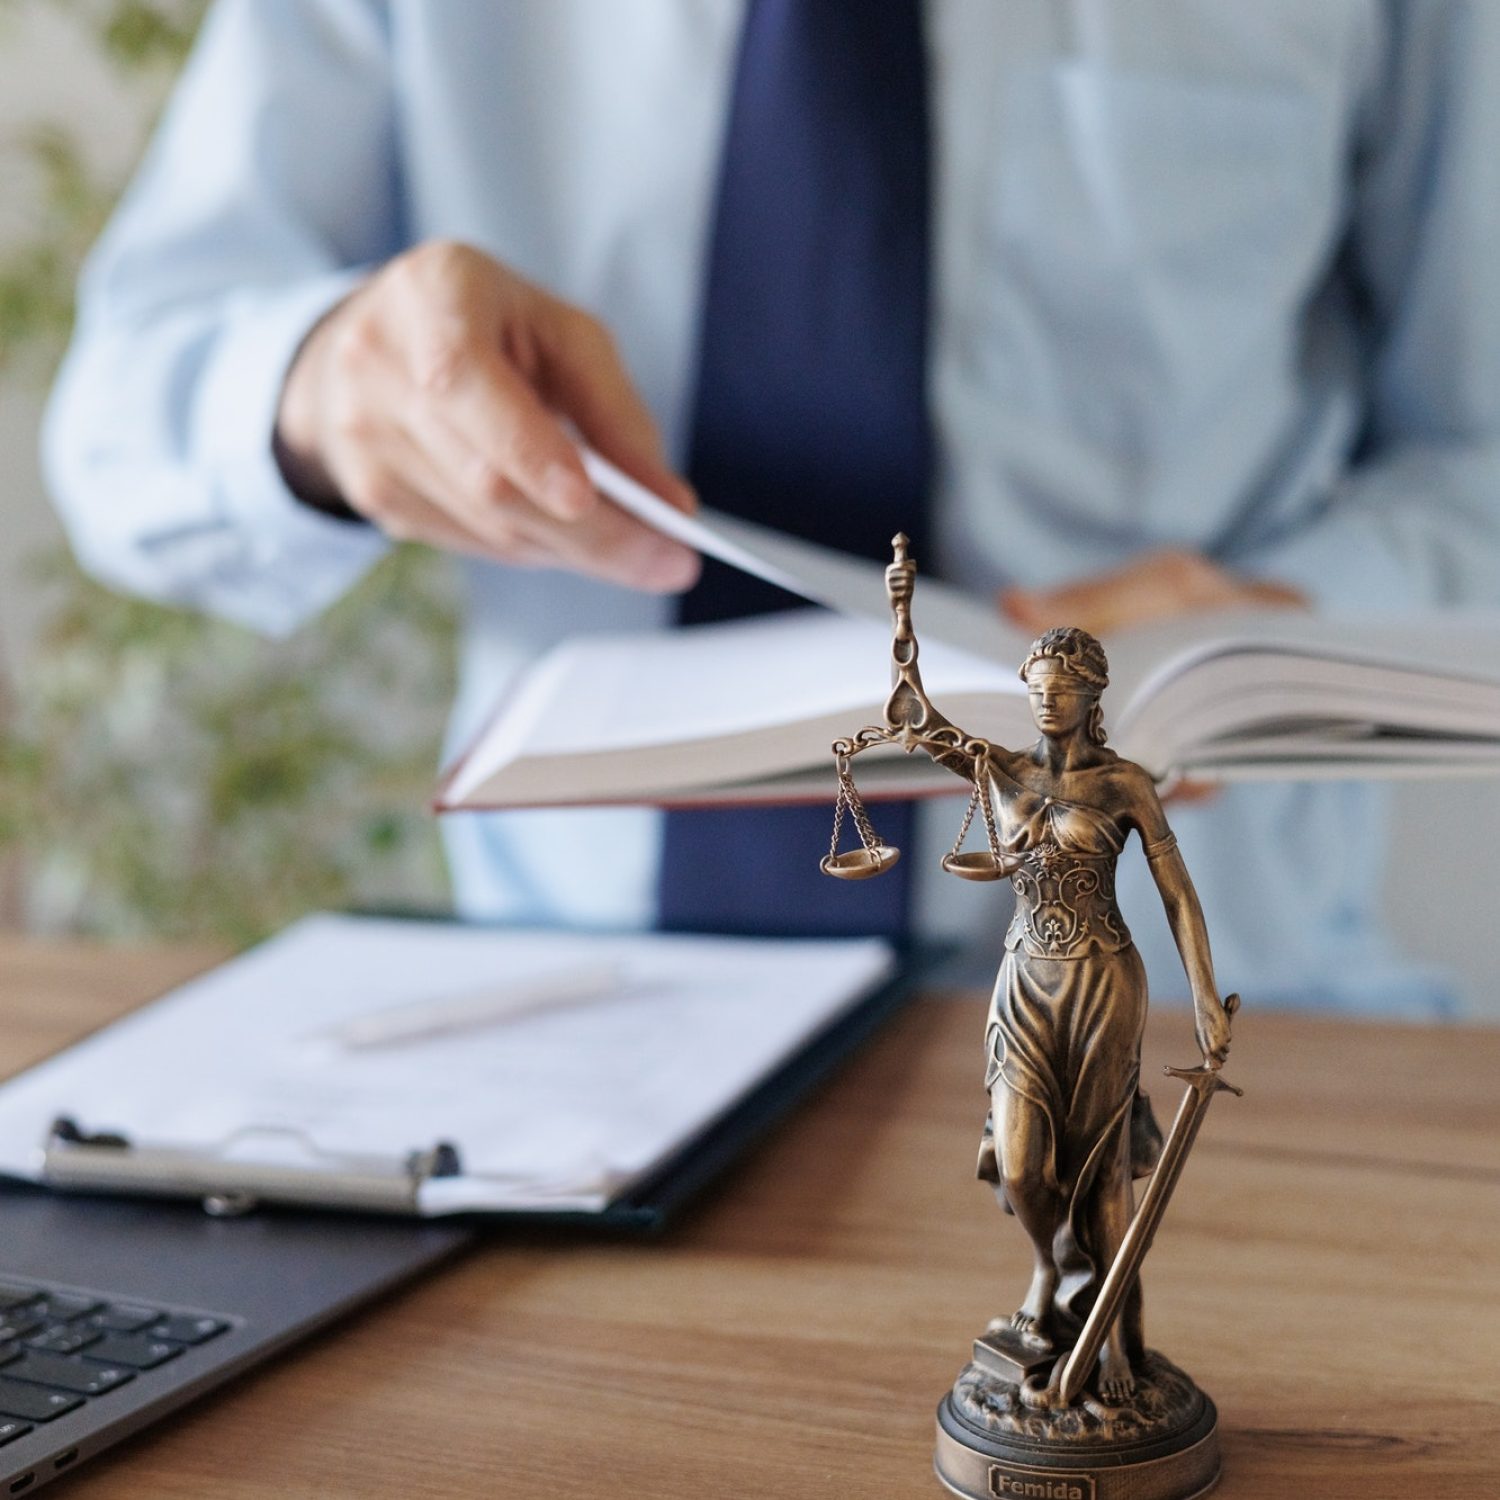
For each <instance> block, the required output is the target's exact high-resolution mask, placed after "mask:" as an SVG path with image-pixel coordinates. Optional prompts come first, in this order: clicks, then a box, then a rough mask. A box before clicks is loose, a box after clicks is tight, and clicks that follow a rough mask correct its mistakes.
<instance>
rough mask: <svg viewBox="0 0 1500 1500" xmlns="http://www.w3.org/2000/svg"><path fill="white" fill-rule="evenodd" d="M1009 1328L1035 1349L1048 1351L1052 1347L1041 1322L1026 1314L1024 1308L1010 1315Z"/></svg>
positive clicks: (1049, 1336)
mask: <svg viewBox="0 0 1500 1500" xmlns="http://www.w3.org/2000/svg"><path fill="white" fill-rule="evenodd" d="M1010 1326H1011V1327H1012V1328H1014V1329H1015V1330H1016V1332H1017V1333H1019V1334H1020V1335H1021V1337H1022V1338H1023V1339H1025V1341H1026V1342H1027V1343H1028V1344H1031V1345H1033V1346H1034V1347H1035V1348H1037V1349H1050V1348H1051V1347H1052V1337H1051V1335H1050V1334H1049V1333H1048V1332H1047V1329H1046V1326H1045V1325H1044V1324H1043V1322H1042V1320H1041V1319H1040V1318H1039V1317H1036V1316H1035V1315H1034V1314H1032V1313H1029V1312H1027V1310H1026V1309H1025V1308H1024V1307H1023V1308H1021V1309H1020V1310H1019V1311H1018V1312H1013V1313H1012V1314H1011V1315H1010Z"/></svg>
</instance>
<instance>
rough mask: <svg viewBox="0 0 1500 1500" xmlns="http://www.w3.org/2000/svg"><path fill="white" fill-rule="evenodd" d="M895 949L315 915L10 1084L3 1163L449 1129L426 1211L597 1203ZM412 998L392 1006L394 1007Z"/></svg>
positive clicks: (717, 1107)
mask: <svg viewBox="0 0 1500 1500" xmlns="http://www.w3.org/2000/svg"><path fill="white" fill-rule="evenodd" d="M580 967H583V968H586V969H587V970H588V972H590V973H595V974H596V973H598V972H600V970H601V967H602V968H604V969H606V970H608V971H609V972H611V973H614V974H617V975H618V983H617V984H614V985H611V986H610V987H608V988H607V989H606V990H605V991H604V992H602V993H600V994H598V995H597V996H595V997H593V998H592V999H591V998H589V997H587V996H585V997H584V998H583V999H581V1000H578V1001H576V1002H575V1003H570V1004H555V1005H551V1006H543V1007H541V1008H538V1009H534V1010H531V1011H529V1012H526V1013H522V1014H515V1015H512V1016H511V1017H510V1018H509V1019H504V1020H501V1021H497V1022H492V1023H489V1024H478V1025H473V1026H470V1027H469V1028H468V1029H463V1030H456V1031H452V1032H449V1033H446V1034H435V1035H429V1036H426V1037H414V1038H409V1039H407V1040H405V1041H399V1042H396V1043H394V1044H391V1045H386V1046H364V1047H355V1046H350V1045H349V1044H348V1042H347V1039H346V1037H345V1033H347V1031H348V1028H349V1027H350V1026H351V1024H352V1023H353V1021H354V1020H356V1019H357V1018H361V1017H368V1016H369V1015H371V1014H372V1013H379V1012H388V1011H390V1010H391V1008H392V1007H409V1006H410V1005H411V1004H412V1003H413V1002H425V1001H433V1002H441V1003H444V1004H446V1005H450V1006H451V1004H452V1003H453V1002H454V1001H455V1000H457V1001H458V1002H460V1003H471V1002H473V1001H474V1000H476V999H478V1000H483V998H484V997H485V996H486V995H487V994H491V993H497V994H504V993H505V992H507V991H509V992H512V993H517V992H520V991H524V989H525V987H527V986H528V985H529V986H531V988H532V989H533V990H536V988H537V984H538V981H542V980H551V979H556V978H557V977H558V976H564V977H565V976H566V975H568V974H569V973H574V972H577V971H579V970H580ZM892 967H893V959H892V954H891V950H890V947H889V945H888V944H886V943H884V942H882V941H879V940H875V939H868V940H867V939H857V940H846V941H829V942H822V941H790V940H789V941H773V940H764V939H723V938H714V937H679V936H666V935H659V934H629V935H623V936H596V935H589V934H580V933H566V932H531V931H501V930H489V929H483V928H470V927H462V926H459V925H456V924H443V923H427V922H403V921H387V920H379V919H374V918H358V917H344V916H320V917H311V918H308V919H306V920H305V921H303V922H300V923H298V924H297V925H296V926H295V927H292V928H290V929H289V930H288V931H287V932H285V933H283V934H282V935H281V936H280V937H278V938H275V939H273V940H272V941H271V942H269V943H266V944H264V945H263V946H261V947H260V948H257V949H255V950H253V951H252V952H250V953H248V954H245V955H244V956H242V957H241V958H239V959H236V960H234V961H233V962H231V963H229V964H226V965H224V966H223V967H221V968H219V969H216V970H214V971H213V972H211V973H209V974H207V975H205V976H203V977H202V978H201V979H198V980H195V981H193V982H191V983H189V984H187V985H185V986H183V987H182V988H181V989H179V990H177V991H175V992H173V993H172V994H171V995H169V996H167V997H166V998H164V999H163V1000H161V1001H159V1002H157V1003H156V1004H154V1005H151V1006H148V1007H146V1008H145V1009H143V1010H141V1011H139V1012H137V1013H135V1014H134V1015H132V1016H129V1017H127V1018H126V1019H125V1020H123V1021H121V1022H119V1023H117V1024H116V1025H114V1026H112V1027H109V1028H107V1029H106V1030H104V1031H102V1032H100V1033H98V1034H96V1035H95V1036H93V1037H91V1038H89V1039H88V1040H86V1041H84V1042H82V1043H80V1044H79V1045H78V1046H76V1047H74V1048H72V1049H70V1050H69V1051H67V1052H64V1053H62V1054H60V1055H58V1056H57V1057H55V1058H52V1059H50V1060H48V1061H46V1062H44V1063H42V1064H40V1065H39V1066H38V1067H36V1068H33V1069H31V1070H30V1071H29V1072H27V1073H24V1074H22V1075H21V1076H20V1077H18V1078H15V1079H12V1080H11V1081H9V1082H8V1083H6V1084H5V1085H3V1087H0V1170H3V1171H5V1172H7V1173H10V1174H12V1175H16V1176H21V1177H29V1178H35V1177H36V1176H37V1175H38V1171H39V1165H40V1163H39V1149H40V1147H41V1144H42V1142H43V1140H44V1137H45V1135H46V1133H47V1131H48V1128H49V1126H50V1124H51V1122H52V1120H53V1119H54V1118H55V1117H57V1116H59V1115H67V1116H70V1117H71V1118H73V1119H75V1120H76V1121H77V1122H78V1123H79V1125H80V1126H82V1127H83V1128H84V1129H85V1130H86V1131H89V1132H92V1131H98V1130H110V1131H118V1132H120V1133H122V1134H124V1135H125V1136H126V1137H128V1138H129V1140H130V1141H131V1142H132V1144H135V1145H140V1146H143V1147H173V1148H188V1149H191V1150H194V1151H197V1152H201V1153H203V1154H205V1155H209V1156H213V1155H216V1154H217V1155H221V1156H232V1157H233V1159H235V1160H240V1161H245V1160H249V1161H261V1160H270V1161H276V1162H282V1163H286V1162H287V1161H288V1160H289V1159H291V1160H292V1161H293V1162H294V1164H300V1163H301V1162H302V1161H303V1160H304V1159H305V1158H307V1159H312V1160H315V1161H316V1160H319V1159H322V1157H323V1154H325V1153H327V1154H332V1155H333V1156H335V1157H339V1156H352V1157H369V1156H372V1155H373V1156H377V1157H381V1158H386V1159H388V1160H390V1161H392V1162H396V1163H399V1162H400V1161H402V1160H403V1159H404V1158H405V1157H406V1156H407V1154H408V1153H410V1152H413V1151H425V1150H428V1149H430V1148H431V1147H433V1146H434V1145H436V1144H437V1143H438V1142H441V1141H447V1142H452V1143H453V1144H454V1145H456V1146H457V1147H458V1150H459V1154H460V1157H461V1161H462V1167H463V1171H462V1174H461V1176H459V1177H454V1178H447V1179H438V1180H434V1181H432V1182H430V1183H429V1184H428V1186H427V1188H425V1189H424V1190H423V1196H422V1202H423V1206H424V1210H425V1211H429V1212H452V1211H458V1210H461V1209H464V1208H497V1209H498V1208H563V1207H572V1208H584V1209H599V1208H602V1207H604V1206H605V1205H606V1204H607V1203H608V1201H609V1200H610V1199H611V1198H613V1197H615V1196H617V1195H618V1193H619V1192H620V1191H621V1190H622V1189H623V1188H625V1187H627V1186H628V1185H629V1184H630V1183H631V1182H633V1181H635V1180H636V1179H637V1178H639V1177H640V1176H641V1175H642V1174H644V1173H645V1172H648V1171H649V1170H650V1169H651V1168H652V1167H653V1166H655V1165H656V1164H658V1163H659V1162H661V1161H663V1160H664V1159H665V1158H666V1157H667V1156H668V1155H670V1154H671V1152H672V1151H673V1150H674V1149H675V1148H676V1147H677V1146H679V1145H680V1144H682V1143H683V1142H684V1141H685V1140H687V1139H688V1138H690V1137H691V1136H692V1135H694V1134H695V1133H696V1132H697V1131H698V1130H699V1129H700V1128H702V1127H703V1126H704V1125H705V1124H707V1123H708V1122H710V1121H712V1120H713V1119H714V1118H716V1117H717V1116H718V1115H719V1114H721V1113H722V1112H723V1111H724V1110H725V1109H727V1108H728V1107H729V1106H730V1105H732V1104H733V1103H734V1102H736V1101H737V1100H738V1099H740V1098H741V1097H743V1095H744V1094H745V1093H746V1092H748V1091H749V1090H750V1089H751V1088H753V1087H754V1085H755V1084H756V1083H758V1082H759V1081H760V1080H761V1079H762V1078H764V1077H765V1076H766V1075H767V1074H768V1073H769V1072H770V1071H772V1070H773V1069H774V1068H775V1067H776V1066H777V1065H778V1064H779V1063H780V1062H782V1061H783V1060H784V1059H786V1058H787V1057H788V1056H789V1055H790V1054H791V1053H792V1052H794V1051H795V1050H796V1049H797V1048H798V1047H799V1046H801V1045H802V1043H804V1042H805V1041H807V1040H808V1039H809V1038H810V1037H811V1036H813V1035H814V1034H815V1033H816V1032H817V1031H819V1030H820V1029H821V1028H822V1027H823V1026H825V1025H826V1024H828V1022H829V1021H830V1020H832V1019H833V1018H834V1017H836V1016H837V1015H839V1014H840V1013H841V1012H843V1011H844V1010H845V1009H847V1008H848V1007H849V1006H850V1005H851V1004H852V1003H853V1002H855V1001H856V1000H858V999H859V998H861V997H862V996H863V995H864V994H865V993H867V992H868V991H869V989H870V988H871V987H872V986H873V985H874V984H875V983H877V982H878V981H880V980H881V979H883V978H884V977H885V976H887V975H888V974H889V973H890V972H891V970H892ZM403 1013H404V1012H403Z"/></svg>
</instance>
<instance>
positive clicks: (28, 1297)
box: [0, 1281, 42, 1312]
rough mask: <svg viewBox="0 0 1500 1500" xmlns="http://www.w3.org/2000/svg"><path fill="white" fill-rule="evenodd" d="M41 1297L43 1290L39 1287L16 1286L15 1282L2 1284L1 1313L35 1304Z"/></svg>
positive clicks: (0, 1285) (0, 1287) (0, 1288)
mask: <svg viewBox="0 0 1500 1500" xmlns="http://www.w3.org/2000/svg"><path fill="white" fill-rule="evenodd" d="M41 1295H42V1289H41V1287H39V1286H16V1285H15V1284H14V1283H13V1282H9V1281H5V1282H0V1312H4V1311H5V1310H6V1309H7V1308H11V1307H20V1306H21V1305H22V1303H25V1302H35V1301H36V1299H37V1298H38V1297H40V1296H41Z"/></svg>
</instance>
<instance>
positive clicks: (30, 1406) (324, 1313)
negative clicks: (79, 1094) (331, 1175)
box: [0, 1185, 475, 1497]
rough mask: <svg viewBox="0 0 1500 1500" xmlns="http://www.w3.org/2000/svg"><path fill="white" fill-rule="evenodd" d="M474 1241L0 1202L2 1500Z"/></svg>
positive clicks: (376, 1223) (191, 1213) (179, 1210)
mask: <svg viewBox="0 0 1500 1500" xmlns="http://www.w3.org/2000/svg"><path fill="white" fill-rule="evenodd" d="M474 1233H475V1231H474V1230H472V1229H470V1228H464V1227H460V1226H455V1225H453V1224H442V1223H432V1222H427V1221H422V1220H416V1219H395V1218H375V1217H367V1216H363V1215H360V1216H355V1215H348V1214H309V1213H283V1212H277V1211H274V1210H264V1209H263V1210H260V1211H258V1212H256V1213H254V1214H250V1215H246V1216H243V1217H224V1218H215V1217H212V1216H210V1215H209V1214H207V1213H205V1212H204V1211H203V1209H202V1208H201V1207H199V1206H197V1205H196V1204H185V1203H184V1204H179V1203H167V1202H161V1201H128V1200H120V1199H105V1198H85V1197H68V1196H64V1195H59V1194H56V1193H52V1192H47V1191H43V1190H39V1189H34V1188H28V1187H25V1186H19V1185H18V1186H11V1185H6V1186H5V1187H4V1188H0V1497H4V1496H8V1495H20V1494H24V1493H26V1492H28V1491H31V1490H34V1489H39V1488H40V1487H41V1486H42V1485H44V1484H46V1483H47V1482H48V1481H49V1480H51V1479H55V1478H57V1477H58V1476H59V1475H61V1474H66V1473H69V1472H71V1471H72V1470H73V1469H75V1468H77V1467H78V1466H79V1465H80V1464H83V1463H85V1462H87V1461H88V1460H89V1459H91V1458H93V1457H94V1456H95V1455H97V1454H99V1453H102V1452H103V1451H104V1450H105V1449H106V1448H108V1447H110V1445H111V1444H113V1443H117V1442H119V1441H120V1439H121V1438H125V1437H129V1436H130V1435H131V1434H132V1433H134V1432H136V1431H138V1430H139V1429H141V1428H143V1427H145V1426H147V1425H149V1424H150V1423H153V1422H157V1421H160V1420H161V1418H162V1417H163V1416H165V1415H166V1414H167V1413H169V1412H171V1411H174V1410H176V1409H177V1408H178V1407H181V1406H184V1405H186V1404H187V1403H188V1402H190V1401H192V1400H194V1399H195V1398H197V1397H198V1396H201V1395H203V1394H204V1393H205V1392H207V1391H210V1390H213V1389H214V1388H215V1387H216V1386H220V1385H222V1384H224V1382H225V1381H227V1380H230V1379H231V1378H232V1377H234V1376H235V1375H238V1374H239V1373H240V1372H241V1371H243V1370H247V1369H250V1368H251V1367H252V1366H254V1365H258V1364H261V1363H263V1362H264V1361H266V1360H268V1359H270V1358H271V1357H272V1356H273V1355H275V1354H277V1353H279V1352H280V1351H281V1350H283V1349H285V1348H287V1347H288V1346H289V1345H291V1344H293V1343H295V1342H296V1341H297V1340H299V1339H302V1338H305V1337H307V1336H308V1335H309V1334H312V1333H313V1332H315V1331H316V1330H318V1329H320V1328H323V1327H325V1326H326V1325H327V1324H329V1323H332V1322H333V1321H334V1320H335V1319H337V1318H340V1317H343V1316H344V1315H345V1314H347V1313H350V1312H352V1311H354V1310H355V1309H356V1308H359V1307H362V1306H363V1305H365V1304H366V1303H368V1302H371V1301H373V1300H374V1299H375V1298H377V1297H379V1296H380V1295H381V1294H382V1293H383V1292H386V1291H388V1290H390V1289H391V1288H393V1287H396V1286H399V1285H400V1284H401V1283H402V1282H405V1281H407V1280H409V1279H410V1278H412V1277H414V1276H416V1275H418V1274H419V1273H421V1272H423V1271H426V1270H428V1269H429V1268H431V1267H433V1266H436V1265H437V1264H439V1263H440V1262H442V1261H444V1260H447V1259H448V1258H449V1257H451V1256H453V1255H455V1254H457V1253H458V1252H460V1251H461V1250H462V1249H463V1248H464V1247H465V1246H466V1245H468V1244H469V1243H471V1242H472V1240H473V1238H474Z"/></svg>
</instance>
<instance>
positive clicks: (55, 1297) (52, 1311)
mask: <svg viewBox="0 0 1500 1500" xmlns="http://www.w3.org/2000/svg"><path fill="white" fill-rule="evenodd" d="M103 1305H104V1304H103V1303H102V1302H100V1300H99V1299H98V1298H97V1297H78V1296H75V1295H74V1294H73V1293H72V1292H48V1293H47V1295H46V1296H45V1297H43V1298H42V1300H41V1304H40V1310H41V1313H42V1315H43V1316H44V1317H46V1318H49V1319H51V1321H52V1322H54V1323H66V1322H67V1321H68V1320H69V1319H70V1318H81V1317H82V1316H83V1315H84V1313H91V1312H93V1311H94V1309H95V1308H98V1307H102V1306H103Z"/></svg>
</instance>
